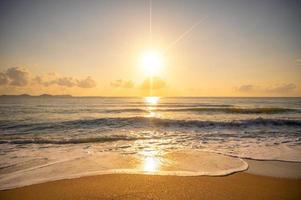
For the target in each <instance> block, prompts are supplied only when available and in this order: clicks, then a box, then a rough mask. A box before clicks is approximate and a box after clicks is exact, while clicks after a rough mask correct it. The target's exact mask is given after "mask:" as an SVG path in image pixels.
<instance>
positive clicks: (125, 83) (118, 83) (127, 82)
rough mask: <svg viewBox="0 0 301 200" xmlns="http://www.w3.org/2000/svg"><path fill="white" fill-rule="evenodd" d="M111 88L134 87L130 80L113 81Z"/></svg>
mask: <svg viewBox="0 0 301 200" xmlns="http://www.w3.org/2000/svg"><path fill="white" fill-rule="evenodd" d="M111 86H112V87H114V88H127V89H129V88H133V87H134V86H135V84H134V82H133V81H131V80H122V79H119V80H115V81H113V82H111Z"/></svg>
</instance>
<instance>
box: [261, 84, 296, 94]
mask: <svg viewBox="0 0 301 200" xmlns="http://www.w3.org/2000/svg"><path fill="white" fill-rule="evenodd" d="M296 88H297V86H296V85H295V84H293V83H287V84H283V85H279V86H275V87H272V88H267V89H266V92H269V93H289V92H292V91H294V90H295V89H296Z"/></svg>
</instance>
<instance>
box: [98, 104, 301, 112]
mask: <svg viewBox="0 0 301 200" xmlns="http://www.w3.org/2000/svg"><path fill="white" fill-rule="evenodd" d="M151 108H152V109H153V110H147V109H141V108H124V109H112V110H105V111H103V112H106V113H127V112H129V113H131V112H133V113H148V112H150V111H156V112H200V113H202V112H205V113H210V112H213V113H225V114H281V113H291V112H295V113H299V112H301V110H299V109H289V108H235V107H233V108H232V107H187V108H166V109H162V108H156V107H155V106H154V107H151Z"/></svg>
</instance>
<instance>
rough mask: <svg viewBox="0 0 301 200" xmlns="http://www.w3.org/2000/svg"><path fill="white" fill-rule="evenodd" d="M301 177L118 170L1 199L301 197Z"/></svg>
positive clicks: (23, 190) (17, 191)
mask: <svg viewBox="0 0 301 200" xmlns="http://www.w3.org/2000/svg"><path fill="white" fill-rule="evenodd" d="M300 198H301V179H287V178H273V177H265V176H258V175H252V174H248V173H244V172H242V173H236V174H233V175H229V176H221V177H208V176H198V177H182V176H158V175H133V174H130V175H129V174H114V175H98V176H89V177H82V178H75V179H66V180H59V181H53V182H47V183H42V184H37V185H31V186H25V187H22V188H17V189H11V190H4V191H0V199H6V200H10V199H12V200H13V199H25V200H29V199H45V200H47V199H60V200H69V199H75V200H77V199H93V200H94V199H101V200H102V199H106V200H107V199H179V200H180V199H208V200H209V199H216V200H219V199H220V200H224V199H233V200H234V199H252V200H253V199H257V200H259V199H265V200H267V199H271V200H272V199H273V200H276V199H296V200H297V199H300Z"/></svg>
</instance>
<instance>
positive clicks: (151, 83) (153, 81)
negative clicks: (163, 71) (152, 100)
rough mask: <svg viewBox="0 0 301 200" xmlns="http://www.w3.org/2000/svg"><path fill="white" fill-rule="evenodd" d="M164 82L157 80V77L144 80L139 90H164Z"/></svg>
mask: <svg viewBox="0 0 301 200" xmlns="http://www.w3.org/2000/svg"><path fill="white" fill-rule="evenodd" d="M166 86H167V85H166V82H165V81H164V80H163V79H161V78H159V77H152V78H146V79H145V80H144V81H143V82H142V84H141V85H140V89H143V90H150V89H152V90H158V89H162V88H165V87H166Z"/></svg>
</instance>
